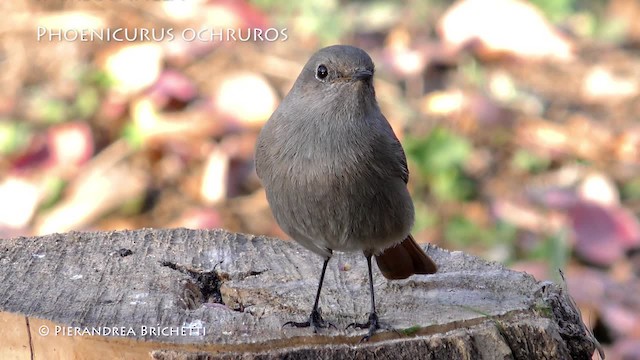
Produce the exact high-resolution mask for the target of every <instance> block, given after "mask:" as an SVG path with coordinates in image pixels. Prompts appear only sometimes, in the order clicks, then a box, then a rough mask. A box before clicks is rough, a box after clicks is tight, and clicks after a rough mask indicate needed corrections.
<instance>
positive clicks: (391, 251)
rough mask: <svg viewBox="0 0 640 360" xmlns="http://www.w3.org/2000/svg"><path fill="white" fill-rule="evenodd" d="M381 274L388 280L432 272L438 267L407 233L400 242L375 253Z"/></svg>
mask: <svg viewBox="0 0 640 360" xmlns="http://www.w3.org/2000/svg"><path fill="white" fill-rule="evenodd" d="M376 262H377V263H378V268H379V269H380V271H381V272H382V275H384V277H386V278H387V279H390V280H399V279H406V278H408V277H409V276H411V275H413V274H433V273H435V272H436V271H437V270H438V268H437V267H436V264H435V263H434V262H433V260H431V258H430V257H429V256H428V255H427V254H426V253H425V252H424V251H423V250H422V248H421V247H420V246H419V245H418V244H417V243H416V241H415V240H414V239H413V236H411V234H409V236H407V238H406V239H404V240H403V241H402V242H401V243H400V244H398V245H396V246H393V247H390V248H388V249H385V250H384V252H383V253H382V254H380V255H376Z"/></svg>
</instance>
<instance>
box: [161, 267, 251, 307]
mask: <svg viewBox="0 0 640 360" xmlns="http://www.w3.org/2000/svg"><path fill="white" fill-rule="evenodd" d="M160 265H161V266H165V267H168V268H169V269H172V270H176V271H179V272H181V273H183V274H186V275H188V276H189V277H190V279H187V280H184V281H183V284H182V293H181V294H180V296H179V299H178V304H180V305H181V307H182V308H184V309H188V310H195V309H197V308H199V307H201V306H202V305H204V304H207V303H209V304H211V303H213V304H222V305H226V304H225V303H224V301H222V294H221V293H220V284H221V283H222V278H221V277H220V276H219V275H218V273H217V272H216V270H215V268H214V270H212V271H204V270H200V269H193V268H190V267H187V266H184V265H180V264H176V263H174V262H171V261H161V262H160ZM234 310H236V311H242V310H244V309H242V310H238V309H234Z"/></svg>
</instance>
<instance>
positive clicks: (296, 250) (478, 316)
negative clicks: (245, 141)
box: [0, 229, 596, 359]
mask: <svg viewBox="0 0 640 360" xmlns="http://www.w3.org/2000/svg"><path fill="white" fill-rule="evenodd" d="M426 251H427V252H428V254H429V256H431V257H432V258H433V259H434V261H435V262H436V263H437V264H438V266H439V271H438V273H437V274H434V275H417V276H413V277H411V278H409V279H407V280H401V281H387V280H386V279H384V278H383V277H382V276H381V275H380V274H379V273H375V274H374V282H375V289H376V299H377V302H378V311H379V315H380V317H381V321H384V322H386V323H387V324H389V325H391V326H392V327H394V328H395V329H396V330H397V331H396V332H394V331H385V332H380V333H379V334H377V335H376V336H374V337H373V338H372V339H371V340H370V341H368V342H360V340H361V338H362V336H363V335H364V334H365V330H352V329H349V330H345V327H346V326H347V325H348V324H349V323H351V322H354V321H360V322H361V321H364V320H366V317H367V312H368V311H369V292H368V286H367V275H366V262H365V259H364V257H363V256H362V254H355V253H354V254H336V256H335V257H334V258H333V259H332V260H331V262H330V263H329V267H328V270H327V275H326V278H325V284H324V287H323V289H322V296H321V300H320V304H321V308H322V311H323V317H324V318H325V320H327V321H330V322H332V323H333V324H335V325H336V327H337V329H326V330H324V331H321V332H320V333H318V334H314V333H313V330H311V329H297V328H288V327H285V328H282V324H283V323H284V322H286V321H289V320H296V321H302V320H305V319H306V318H307V316H308V315H309V312H310V310H311V306H312V303H313V299H314V296H315V291H316V286H317V281H318V276H319V273H320V269H321V266H322V259H320V258H319V257H318V256H317V255H314V254H312V253H310V252H309V251H307V250H305V249H303V248H302V247H300V246H299V245H298V244H296V243H295V242H292V241H282V240H279V239H271V238H266V237H256V236H251V235H242V234H234V233H229V232H226V231H224V230H187V229H168V230H155V229H143V230H135V231H113V232H84V233H83V232H70V233H66V234H54V235H48V236H42V237H29V238H26V237H22V238H16V239H10V240H2V241H0V280H1V281H0V359H13V358H15V359H50V358H60V359H91V358H100V359H106V358H126V359H135V358H142V359H148V358H153V359H236V358H240V359H280V358H284V357H286V358H287V359H309V358H317V359H329V358H331V359H353V358H358V359H360V358H362V359H364V358H373V357H375V358H376V359H400V358H407V359H571V358H573V359H591V356H592V354H593V352H594V350H595V347H596V345H595V340H594V339H593V338H592V337H591V336H590V333H589V332H588V331H587V330H586V328H585V326H584V324H583V323H582V321H581V319H580V316H579V313H578V311H577V309H576V308H575V305H574V303H573V302H572V301H571V299H570V298H569V296H568V295H567V293H566V291H565V290H563V289H562V288H561V287H559V286H557V285H555V284H553V283H549V282H546V283H540V282H537V281H536V280H535V279H534V278H533V277H531V276H530V275H527V274H525V273H520V272H515V271H512V270H509V269H505V268H504V267H503V266H502V265H500V264H497V263H489V262H486V261H483V260H480V259H478V258H475V257H472V256H469V255H466V254H464V253H462V252H458V251H456V252H449V251H446V250H442V249H439V248H436V247H433V246H428V247H427V248H426Z"/></svg>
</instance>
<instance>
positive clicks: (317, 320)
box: [282, 309, 337, 333]
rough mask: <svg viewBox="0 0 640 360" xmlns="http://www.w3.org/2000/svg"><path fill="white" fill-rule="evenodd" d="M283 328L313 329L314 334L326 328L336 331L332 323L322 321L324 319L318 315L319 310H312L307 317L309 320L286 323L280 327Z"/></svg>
mask: <svg viewBox="0 0 640 360" xmlns="http://www.w3.org/2000/svg"><path fill="white" fill-rule="evenodd" d="M285 326H292V327H296V328H306V327H313V332H314V333H317V332H318V329H327V328H334V329H337V328H336V326H335V325H333V324H332V323H330V322H328V321H324V319H323V318H322V315H321V314H320V310H319V309H318V310H316V309H313V311H311V315H309V320H307V321H303V322H296V321H287V322H286V323H284V324H282V327H285Z"/></svg>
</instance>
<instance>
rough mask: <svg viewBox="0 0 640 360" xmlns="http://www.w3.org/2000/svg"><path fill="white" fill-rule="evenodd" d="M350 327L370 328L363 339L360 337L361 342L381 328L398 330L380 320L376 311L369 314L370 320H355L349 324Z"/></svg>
mask: <svg viewBox="0 0 640 360" xmlns="http://www.w3.org/2000/svg"><path fill="white" fill-rule="evenodd" d="M349 328H354V329H369V332H368V333H367V335H365V336H364V337H363V338H362V339H360V342H366V341H369V339H370V338H371V337H372V336H373V335H374V334H375V333H376V332H377V331H378V330H380V329H384V330H393V331H396V330H395V329H394V328H392V327H391V326H390V325H387V324H384V323H381V322H380V321H379V320H378V314H377V313H375V312H372V313H371V314H369V320H368V321H367V322H366V323H357V322H353V323H351V324H349V325H347V329H349Z"/></svg>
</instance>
